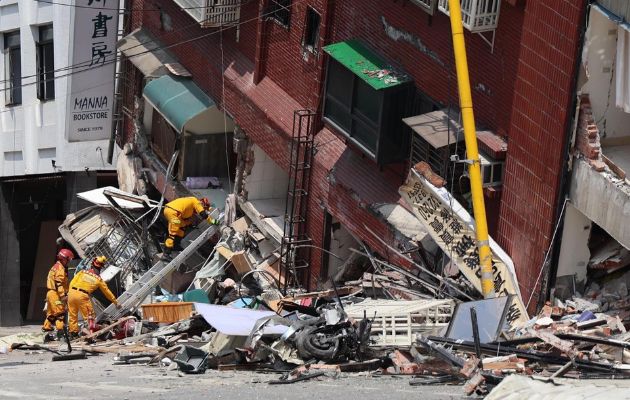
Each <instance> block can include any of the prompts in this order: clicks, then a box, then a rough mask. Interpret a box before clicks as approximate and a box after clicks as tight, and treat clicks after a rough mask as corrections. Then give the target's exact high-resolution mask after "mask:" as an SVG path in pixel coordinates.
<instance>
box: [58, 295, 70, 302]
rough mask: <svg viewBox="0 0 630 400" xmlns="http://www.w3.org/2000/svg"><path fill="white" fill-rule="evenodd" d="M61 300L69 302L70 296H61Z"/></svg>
mask: <svg viewBox="0 0 630 400" xmlns="http://www.w3.org/2000/svg"><path fill="white" fill-rule="evenodd" d="M59 300H61V302H62V303H67V302H68V296H63V297H60V298H59Z"/></svg>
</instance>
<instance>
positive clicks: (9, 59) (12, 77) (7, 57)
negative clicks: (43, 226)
mask: <svg viewBox="0 0 630 400" xmlns="http://www.w3.org/2000/svg"><path fill="white" fill-rule="evenodd" d="M11 36H14V37H15V36H17V38H18V41H17V44H14V45H9V44H8V42H9V40H10V39H9V38H10V37H11ZM2 39H3V46H2V48H3V50H2V52H3V54H4V78H5V95H4V105H5V106H7V107H11V106H19V105H21V104H22V54H21V51H22V44H21V40H22V36H21V32H20V30H14V31H9V32H3V33H2ZM16 60H17V64H18V68H17V69H18V71H17V74H16V72H15V71H13V68H14V67H15V65H14V64H15V62H16ZM15 81H17V82H18V85H15V83H16V82H15Z"/></svg>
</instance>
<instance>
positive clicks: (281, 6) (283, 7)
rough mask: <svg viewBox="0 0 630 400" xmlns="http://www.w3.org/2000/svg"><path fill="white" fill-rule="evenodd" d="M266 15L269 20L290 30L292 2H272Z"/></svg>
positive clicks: (288, 0) (282, 0) (280, 0)
mask: <svg viewBox="0 0 630 400" xmlns="http://www.w3.org/2000/svg"><path fill="white" fill-rule="evenodd" d="M266 14H267V15H268V18H270V19H272V20H274V21H276V22H277V23H279V24H280V25H282V26H284V27H286V28H289V23H290V22H291V0H270V1H269V9H268V11H267V13H266Z"/></svg>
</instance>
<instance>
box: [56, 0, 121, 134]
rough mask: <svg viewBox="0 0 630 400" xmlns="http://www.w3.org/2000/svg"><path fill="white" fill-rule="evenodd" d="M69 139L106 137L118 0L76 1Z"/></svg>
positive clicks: (111, 106) (109, 122) (111, 108)
mask: <svg viewBox="0 0 630 400" xmlns="http://www.w3.org/2000/svg"><path fill="white" fill-rule="evenodd" d="M75 5H76V7H74V8H73V10H74V18H73V21H74V41H73V47H72V60H71V64H72V65H73V66H75V68H73V70H72V75H71V76H70V84H69V90H70V93H69V96H68V102H69V103H68V109H69V112H68V141H70V142H79V141H89V140H101V139H108V138H109V137H110V135H111V130H112V120H113V118H112V113H113V111H114V72H115V67H116V39H117V34H118V2H117V1H114V0H76V1H75Z"/></svg>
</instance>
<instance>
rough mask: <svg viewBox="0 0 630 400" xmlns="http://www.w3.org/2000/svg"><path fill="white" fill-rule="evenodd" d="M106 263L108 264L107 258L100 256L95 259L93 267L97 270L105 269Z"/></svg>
mask: <svg viewBox="0 0 630 400" xmlns="http://www.w3.org/2000/svg"><path fill="white" fill-rule="evenodd" d="M106 262H107V257H105V256H98V257H95V258H94V261H92V266H94V267H96V268H103V267H104V266H105V263H106Z"/></svg>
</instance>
